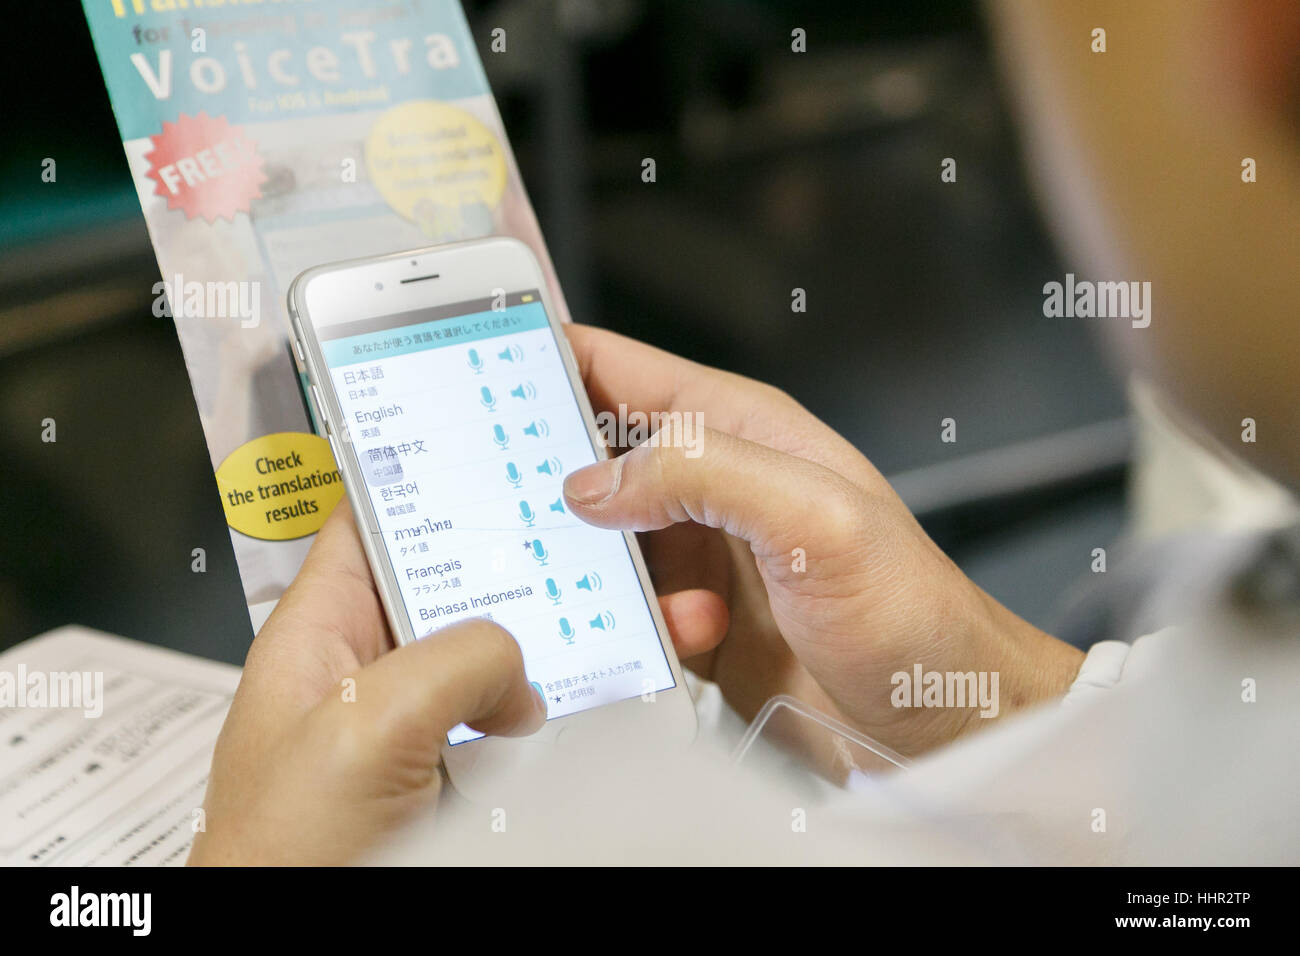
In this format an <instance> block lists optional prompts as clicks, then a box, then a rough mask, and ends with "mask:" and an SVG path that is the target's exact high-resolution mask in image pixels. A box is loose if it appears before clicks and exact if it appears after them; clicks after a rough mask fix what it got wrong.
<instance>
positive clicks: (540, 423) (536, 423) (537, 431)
mask: <svg viewBox="0 0 1300 956" xmlns="http://www.w3.org/2000/svg"><path fill="white" fill-rule="evenodd" d="M524 434H525V435H532V436H533V437H534V438H546V437H547V436H548V435H550V434H551V426H550V425H548V424H546V419H545V418H538V419H534V420H533V421H531V422H529V423H528V424H527V425H525V426H524Z"/></svg>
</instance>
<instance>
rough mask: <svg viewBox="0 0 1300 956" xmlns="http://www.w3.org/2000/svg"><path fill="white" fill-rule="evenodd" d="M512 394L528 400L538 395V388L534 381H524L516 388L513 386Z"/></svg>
mask: <svg viewBox="0 0 1300 956" xmlns="http://www.w3.org/2000/svg"><path fill="white" fill-rule="evenodd" d="M510 394H511V395H513V396H514V397H515V398H522V399H523V400H524V401H528V399H530V398H536V397H537V389H536V387H534V385H533V383H532V382H522V383H520V384H519V385H518V386H516V387H515V388H512V389H511V390H510Z"/></svg>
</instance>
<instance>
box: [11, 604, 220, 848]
mask: <svg viewBox="0 0 1300 956" xmlns="http://www.w3.org/2000/svg"><path fill="white" fill-rule="evenodd" d="M20 673H21V674H23V675H24V679H25V680H26V681H28V682H35V683H36V684H39V683H41V682H42V681H43V680H44V681H47V682H50V683H52V682H51V681H50V680H49V679H50V676H51V675H54V674H72V673H76V674H79V675H90V678H89V679H88V682H87V684H86V688H87V693H89V694H90V695H91V697H93V685H94V683H95V682H98V681H101V680H102V713H101V714H100V715H99V716H94V715H93V714H91V713H89V711H93V710H94V709H95V708H93V707H87V706H85V704H86V701H85V700H83V701H81V703H80V705H79V706H75V707H74V706H68V707H53V706H31V704H32V703H33V702H32V701H31V700H28V701H23V702H21V703H16V702H5V703H0V864H4V865H8V866H51V865H54V866H177V865H180V864H182V863H184V862H185V858H186V857H187V856H188V854H189V847H190V843H191V841H192V839H193V835H194V832H195V825H196V824H195V821H196V820H199V819H200V815H199V808H200V807H201V805H202V802H203V792H204V789H205V787H206V786H207V778H208V768H209V764H210V762H211V758H212V748H213V745H214V744H215V743H216V739H217V733H218V732H219V731H220V729H221V724H222V722H223V720H224V719H225V716H226V711H227V709H229V707H230V701H231V698H232V697H233V695H234V692H235V687H236V686H237V685H238V683H239V673H240V671H239V668H237V667H232V666H231V665H229V664H221V663H217V662H215V661H208V660H204V659H202V658H198V657H192V656H189V655H186V654H181V653H178V652H176V651H170V650H166V649H163V648H159V647H153V646H151V645H148V644H141V643H139V642H137V641H130V640H127V639H125V638H120V637H113V636H110V635H108V634H102V633H99V632H97V631H92V630H89V629H87V628H82V627H75V626H74V627H64V628H60V629H59V630H56V631H51V632H49V633H48V634H43V635H41V636H40V637H35V638H32V639H31V640H29V641H25V642H23V643H22V644H19V645H17V646H16V647H13V648H11V649H9V650H8V651H6V652H4V653H3V654H0V686H3V682H4V681H5V680H6V679H7V680H8V681H9V686H10V687H11V688H12V687H14V686H15V681H16V679H17V677H18V675H19V674H20ZM6 675H8V677H7V678H6ZM36 703H37V704H39V703H40V702H39V701H38V702H36Z"/></svg>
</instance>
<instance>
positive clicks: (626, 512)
mask: <svg viewBox="0 0 1300 956" xmlns="http://www.w3.org/2000/svg"><path fill="white" fill-rule="evenodd" d="M691 450H692V452H693V454H691V453H688V451H687V446H686V444H685V443H684V442H680V441H677V440H676V432H675V429H674V428H673V427H671V426H667V425H666V426H665V427H664V428H661V429H660V430H659V431H658V432H656V433H655V434H654V435H652V436H651V437H650V439H649V440H647V441H646V442H644V443H642V444H641V445H638V446H637V447H636V448H634V449H632V450H631V451H629V452H628V453H627V454H625V455H622V456H620V457H618V458H613V459H609V460H606V461H601V462H597V463H596V464H594V465H589V466H587V467H586V468H582V469H579V470H578V471H575V472H574V473H573V474H571V475H569V476H568V478H566V479H565V482H564V495H565V499H566V501H567V503H568V505H569V507H570V509H571V510H572V511H573V513H574V514H575V515H577V516H578V517H579V518H581V519H582V520H583V521H586V522H587V523H589V524H593V525H596V526H598V527H602V528H620V529H623V530H630V531H656V530H658V529H660V528H665V527H667V526H668V525H671V524H675V523H677V522H683V521H694V522H695V523H696V524H701V525H706V526H708V527H710V528H720V529H722V530H724V531H726V532H728V533H729V534H733V535H735V536H736V537H738V538H741V539H743V540H745V541H747V542H748V543H749V545H750V547H751V548H752V549H753V551H754V555H755V557H757V558H759V559H760V560H762V559H764V558H770V557H776V556H786V555H789V553H790V551H791V549H792V548H795V547H799V546H801V545H805V546H806V545H807V543H808V542H809V541H810V540H816V541H818V542H819V547H821V548H834V547H836V545H837V543H838V542H843V543H844V544H845V545H848V544H849V543H850V540H851V539H856V538H858V535H856V534H855V533H854V532H855V529H858V528H859V527H860V525H861V521H862V516H863V513H864V511H866V510H867V509H864V507H863V498H864V497H865V496H864V495H863V493H862V491H861V490H860V489H859V488H858V487H857V486H856V485H854V484H852V483H851V482H850V481H848V480H847V479H846V478H844V477H842V476H841V475H839V474H837V473H835V472H833V471H831V470H830V469H829V468H825V467H823V466H822V465H818V464H815V463H814V462H811V461H807V460H805V459H803V458H797V457H795V456H794V455H788V454H785V453H784V452H780V451H776V450H775V449H772V448H768V447H767V446H766V445H760V444H758V443H756V442H751V441H746V440H745V439H743V438H737V437H735V436H733V435H728V434H726V433H725V432H719V431H715V430H713V429H710V428H706V429H704V430H703V434H702V435H701V436H700V439H699V440H698V442H695V443H692V445H691Z"/></svg>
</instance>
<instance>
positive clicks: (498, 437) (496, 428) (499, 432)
mask: <svg viewBox="0 0 1300 956" xmlns="http://www.w3.org/2000/svg"><path fill="white" fill-rule="evenodd" d="M492 440H493V441H494V442H496V445H497V447H498V448H500V449H501V450H502V451H505V450H506V449H507V448H509V447H510V438H509V436H507V435H506V430H505V429H504V428H502V427H501V426H500V425H493V426H492Z"/></svg>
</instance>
